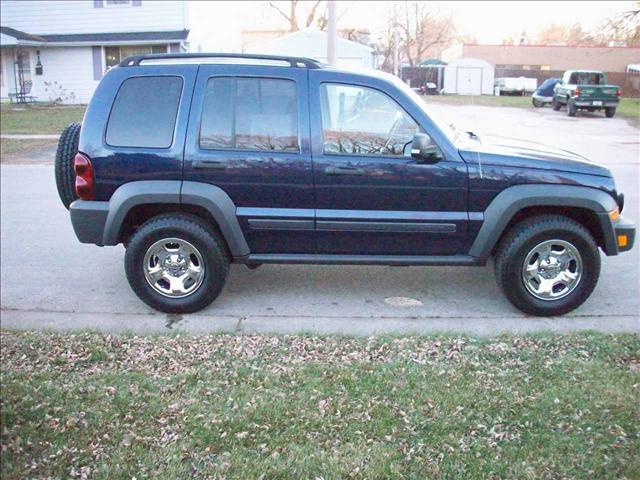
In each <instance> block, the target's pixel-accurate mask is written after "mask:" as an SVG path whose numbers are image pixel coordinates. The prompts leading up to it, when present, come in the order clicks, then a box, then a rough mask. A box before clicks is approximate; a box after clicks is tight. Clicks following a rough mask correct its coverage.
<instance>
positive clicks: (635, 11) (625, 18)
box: [598, 1, 640, 47]
mask: <svg viewBox="0 0 640 480" xmlns="http://www.w3.org/2000/svg"><path fill="white" fill-rule="evenodd" d="M598 36H599V38H600V39H601V40H602V41H603V43H604V44H607V45H608V44H609V43H611V42H614V43H620V44H623V45H626V46H628V47H637V46H640V1H637V2H636V3H635V5H634V8H632V9H631V10H627V11H624V12H620V13H618V14H617V15H614V16H613V17H612V18H609V19H608V20H607V21H606V22H605V23H604V25H603V26H602V27H601V29H600V31H599V35H598Z"/></svg>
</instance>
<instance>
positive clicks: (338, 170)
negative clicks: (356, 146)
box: [324, 167, 364, 175]
mask: <svg viewBox="0 0 640 480" xmlns="http://www.w3.org/2000/svg"><path fill="white" fill-rule="evenodd" d="M324 173H326V174H327V175H364V170H363V169H362V168H357V167H327V168H325V169H324Z"/></svg>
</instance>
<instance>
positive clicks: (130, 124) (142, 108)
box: [107, 77, 182, 148]
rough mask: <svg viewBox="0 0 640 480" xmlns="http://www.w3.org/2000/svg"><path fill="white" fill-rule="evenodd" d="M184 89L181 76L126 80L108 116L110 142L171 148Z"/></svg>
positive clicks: (122, 144) (115, 145)
mask: <svg viewBox="0 0 640 480" xmlns="http://www.w3.org/2000/svg"><path fill="white" fill-rule="evenodd" d="M181 92H182V78H180V77H136V78H130V79H128V80H125V81H124V82H123V83H122V86H121V87H120V90H118V94H117V95H116V99H115V101H114V102H113V108H112V109H111V114H110V115H109V124H108V125H107V144H109V145H112V146H114V147H147V148H169V147H170V146H171V144H172V143H173V131H174V129H175V126H176V116H177V114H178V106H179V105H180V94H181Z"/></svg>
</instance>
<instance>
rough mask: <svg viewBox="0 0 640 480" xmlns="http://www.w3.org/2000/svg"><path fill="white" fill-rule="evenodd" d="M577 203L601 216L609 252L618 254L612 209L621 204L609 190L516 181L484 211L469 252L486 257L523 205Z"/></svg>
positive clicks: (577, 205)
mask: <svg viewBox="0 0 640 480" xmlns="http://www.w3.org/2000/svg"><path fill="white" fill-rule="evenodd" d="M536 206H541V207H542V206H549V207H578V208H584V209H587V210H591V211H592V212H594V213H595V214H596V216H597V218H598V221H599V224H600V227H601V229H602V234H603V238H604V246H603V249H604V251H605V253H606V254H607V255H616V254H617V253H618V246H617V243H616V239H615V233H614V229H613V225H612V223H611V219H610V218H609V212H611V211H613V210H615V209H616V208H617V207H618V205H617V204H616V201H615V200H614V199H613V197H612V196H611V195H609V194H608V193H606V192H604V191H602V190H598V189H595V188H591V187H580V186H575V185H516V186H513V187H509V188H507V189H505V190H503V191H502V192H500V193H499V194H498V195H497V196H496V197H495V198H494V199H493V200H492V201H491V203H490V204H489V206H488V207H487V209H486V210H485V211H484V221H483V223H482V227H480V231H479V232H478V235H477V236H476V238H475V240H474V242H473V244H472V245H471V249H470V250H469V255H471V256H473V257H476V258H483V259H486V258H488V257H489V256H490V255H491V251H492V250H493V248H494V247H495V245H496V243H497V242H498V240H499V239H500V237H501V236H502V234H503V232H504V230H505V228H506V227H507V225H508V224H509V222H510V221H511V219H512V218H513V216H514V215H515V214H516V213H518V212H519V211H520V210H522V209H523V208H527V207H536Z"/></svg>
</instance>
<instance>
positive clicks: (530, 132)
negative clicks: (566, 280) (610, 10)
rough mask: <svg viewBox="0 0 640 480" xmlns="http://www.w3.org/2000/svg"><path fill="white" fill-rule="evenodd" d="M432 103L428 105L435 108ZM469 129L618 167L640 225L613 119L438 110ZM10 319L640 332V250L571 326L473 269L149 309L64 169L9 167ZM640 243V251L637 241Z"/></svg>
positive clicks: (353, 277) (123, 325)
mask: <svg viewBox="0 0 640 480" xmlns="http://www.w3.org/2000/svg"><path fill="white" fill-rule="evenodd" d="M427 101H428V99H427ZM435 107H437V110H438V111H439V112H441V113H442V115H443V116H446V117H448V118H449V119H451V120H453V121H454V122H455V123H456V124H457V126H458V127H459V128H462V129H464V130H474V131H479V132H488V133H496V134H499V135H504V136H508V137H515V138H522V139H527V140H532V141H536V142H540V143H546V144H550V145H554V146H556V147H559V148H564V149H567V150H572V151H575V152H577V153H579V154H581V155H584V156H586V157H587V158H589V159H591V160H592V161H595V162H597V163H601V164H603V165H606V166H608V167H609V168H611V170H612V171H613V173H614V176H615V179H616V182H617V185H618V187H619V189H620V190H621V191H623V192H624V193H625V196H626V205H625V209H624V216H625V217H627V218H629V219H630V220H632V221H634V222H635V223H636V224H637V225H638V224H640V214H639V212H640V199H639V190H640V188H639V186H640V176H639V173H640V135H639V133H640V132H639V130H638V129H636V128H634V127H632V126H631V125H629V124H628V123H627V121H625V120H624V119H620V118H614V119H606V118H604V115H603V114H601V113H598V114H586V113H580V114H579V116H578V117H577V118H569V117H567V116H566V114H565V113H564V112H553V111H552V110H551V108H543V109H538V110H533V109H518V108H496V107H474V106H464V107H460V106H447V105H436V106H435ZM1 177H2V183H1V186H2V192H1V200H2V203H1V247H0V251H1V256H2V262H1V275H2V291H1V308H2V326H3V327H5V328H53V329H63V330H82V329H99V330H104V331H114V332H119V331H132V332H138V333H146V332H163V331H164V332H169V331H172V330H173V331H181V330H182V331H188V332H205V331H240V332H276V333H301V332H305V333H342V334H362V335H369V334H380V333H388V334H406V333H432V332H435V331H451V332H465V333H470V334H480V335H492V334H496V333H499V332H512V333H522V332H530V331H540V330H553V331H571V330H579V329H593V330H599V331H606V332H614V331H615V332H619V331H635V332H638V331H640V319H639V312H640V299H639V293H640V258H639V254H638V252H639V246H638V245H637V244H636V246H635V248H634V250H633V251H632V252H629V253H626V254H622V255H620V256H617V257H606V256H604V254H603V255H602V273H601V276H600V280H599V283H598V286H597V287H596V290H595V292H594V293H593V295H592V296H591V298H590V299H589V300H588V301H587V302H586V303H585V304H584V305H583V306H582V307H580V308H579V309H577V310H575V311H574V312H572V313H570V314H569V315H566V316H565V317H562V318H551V319H540V318H533V317H527V316H525V315H523V314H522V313H521V312H519V311H518V310H516V309H515V308H514V307H513V306H511V304H510V303H508V301H507V300H506V299H505V298H504V296H503V295H502V293H501V292H500V291H499V289H498V287H497V285H496V282H495V279H494V274H493V268H492V264H489V265H488V266H486V267H480V268H471V267H466V268H461V267H456V268H454V267H432V268H426V267H404V268H403V267H361V266H357V267H356V266H286V265H285V266H282V265H265V266H262V267H261V268H259V269H257V270H254V271H251V270H249V269H247V268H246V267H244V266H242V265H234V266H233V267H232V269H231V274H230V276H229V280H228V283H227V286H226V287H225V289H224V290H223V293H222V295H221V296H220V297H219V298H218V299H217V300H216V301H215V302H214V303H213V304H212V305H211V306H210V307H209V308H207V309H206V310H204V311H202V312H199V313H198V314H194V315H185V316H179V315H166V314H161V313H157V312H154V311H153V310H151V309H150V308H149V307H147V306H146V305H145V304H143V303H142V302H141V301H140V300H138V298H137V297H136V296H135V295H134V293H133V292H132V290H131V289H130V288H129V285H128V283H127V280H126V278H125V274H124V268H123V256H124V248H123V247H122V246H117V247H105V248H99V247H96V246H94V245H83V244H80V243H79V242H78V241H77V239H76V237H75V235H74V233H73V230H72V227H71V222H70V220H69V215H68V212H67V211H66V210H65V209H64V207H63V206H62V205H61V203H60V201H59V199H58V196H57V193H56V189H55V182H54V176H53V168H52V165H51V164H50V165H5V164H3V165H2V167H1ZM636 243H637V241H636Z"/></svg>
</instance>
